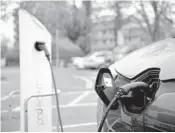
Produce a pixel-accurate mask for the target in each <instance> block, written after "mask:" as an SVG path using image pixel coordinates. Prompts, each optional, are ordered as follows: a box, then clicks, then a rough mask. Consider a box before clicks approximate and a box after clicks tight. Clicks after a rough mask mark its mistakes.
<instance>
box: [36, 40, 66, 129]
mask: <svg viewBox="0 0 175 133" xmlns="http://www.w3.org/2000/svg"><path fill="white" fill-rule="evenodd" d="M35 48H36V50H38V51H44V53H45V56H46V58H47V60H48V62H49V65H50V69H51V72H52V79H53V85H54V91H55V98H56V107H57V115H58V118H59V120H58V121H59V123H60V127H61V132H64V130H63V124H62V119H61V113H60V107H59V99H58V94H57V87H56V82H55V77H54V72H53V68H52V65H51V62H50V54H49V51H48V49H47V47H46V46H45V43H44V42H36V43H35Z"/></svg>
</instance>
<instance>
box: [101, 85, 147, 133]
mask: <svg viewBox="0 0 175 133" xmlns="http://www.w3.org/2000/svg"><path fill="white" fill-rule="evenodd" d="M117 89H118V91H117V92H116V94H115V96H114V98H113V99H112V100H111V102H110V103H109V105H108V107H107V109H106V111H105V113H104V115H103V117H102V120H101V122H100V125H99V128H98V132H101V130H102V128H103V124H104V122H105V120H106V117H107V115H108V113H109V111H110V109H111V107H112V105H113V104H114V103H115V102H116V100H119V99H120V97H121V96H123V95H127V94H128V93H129V91H131V90H135V89H142V90H144V91H145V92H148V91H149V90H150V87H149V85H148V84H147V83H144V82H133V83H130V84H126V85H124V86H122V87H121V88H117Z"/></svg>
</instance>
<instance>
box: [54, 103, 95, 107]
mask: <svg viewBox="0 0 175 133" xmlns="http://www.w3.org/2000/svg"><path fill="white" fill-rule="evenodd" d="M90 106H97V103H95V102H94V103H81V104H73V105H60V108H74V107H75V108H76V107H90ZM52 108H53V109H55V108H56V105H53V106H52Z"/></svg>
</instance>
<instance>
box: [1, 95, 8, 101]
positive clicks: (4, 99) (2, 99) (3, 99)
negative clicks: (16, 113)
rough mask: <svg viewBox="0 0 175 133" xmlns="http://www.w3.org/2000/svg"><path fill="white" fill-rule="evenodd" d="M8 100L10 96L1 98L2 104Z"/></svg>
mask: <svg viewBox="0 0 175 133" xmlns="http://www.w3.org/2000/svg"><path fill="white" fill-rule="evenodd" d="M7 99H9V96H8V95H6V96H3V97H1V102H2V101H6V100H7Z"/></svg>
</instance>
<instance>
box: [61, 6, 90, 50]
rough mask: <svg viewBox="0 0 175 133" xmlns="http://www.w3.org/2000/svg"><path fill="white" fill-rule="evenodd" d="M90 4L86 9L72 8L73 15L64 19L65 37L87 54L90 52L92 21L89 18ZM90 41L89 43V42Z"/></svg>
mask: <svg viewBox="0 0 175 133" xmlns="http://www.w3.org/2000/svg"><path fill="white" fill-rule="evenodd" d="M87 9H88V10H90V7H89V3H88V7H86V8H84V7H83V8H77V7H76V6H75V5H73V6H72V13H71V14H69V17H67V19H64V20H65V22H64V29H65V35H66V36H67V37H68V38H69V39H70V40H71V41H73V42H74V43H75V44H78V46H79V47H80V48H81V49H82V50H83V51H84V52H85V53H87V52H89V51H90V32H91V25H92V24H91V21H90V18H89V15H90V14H89V13H90V11H87ZM87 40H88V41H87Z"/></svg>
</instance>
